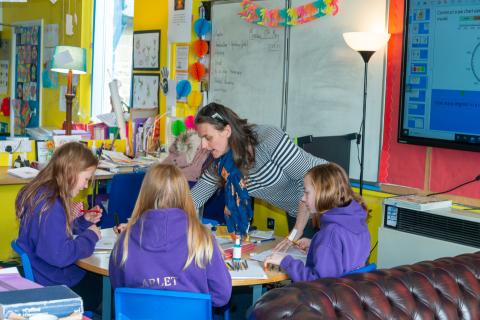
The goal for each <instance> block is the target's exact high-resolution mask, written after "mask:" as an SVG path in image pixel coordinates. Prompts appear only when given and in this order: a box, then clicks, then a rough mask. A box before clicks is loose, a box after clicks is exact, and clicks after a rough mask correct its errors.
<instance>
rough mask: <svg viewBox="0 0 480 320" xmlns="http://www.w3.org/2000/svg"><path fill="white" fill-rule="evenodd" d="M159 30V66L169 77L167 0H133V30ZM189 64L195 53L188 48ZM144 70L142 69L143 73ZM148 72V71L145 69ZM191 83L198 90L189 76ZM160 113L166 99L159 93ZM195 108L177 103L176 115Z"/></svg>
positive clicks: (195, 8) (197, 1)
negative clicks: (165, 70) (165, 68)
mask: <svg viewBox="0 0 480 320" xmlns="http://www.w3.org/2000/svg"><path fill="white" fill-rule="evenodd" d="M199 4H200V0H193V22H194V21H195V20H196V19H197V18H198V7H199ZM193 22H192V41H194V40H196V39H197V36H196V34H195V32H194V31H193ZM157 29H159V30H160V37H161V40H160V42H161V45H160V67H164V66H168V68H169V71H170V78H172V77H173V76H174V72H175V70H174V66H175V65H174V62H175V46H174V45H172V48H171V61H169V62H167V54H168V1H150V0H135V7H134V19H133V30H134V31H137V30H157ZM188 60H189V64H192V63H193V62H195V61H196V57H195V54H194V53H193V50H192V49H191V48H190V50H189V58H188ZM144 72H146V71H142V73H144ZM147 73H148V71H147ZM150 73H154V74H159V71H153V72H150ZM189 80H190V82H191V83H192V89H193V90H198V86H199V84H198V82H197V81H194V80H193V79H191V78H189ZM169 90H175V88H169ZM159 101H160V114H163V113H164V112H165V111H166V99H165V96H164V95H163V94H162V93H160V99H159ZM196 112H197V110H196V109H195V108H190V107H189V106H188V105H187V104H184V103H178V104H177V110H176V116H178V117H185V116H187V115H190V114H195V113H196ZM161 126H162V128H164V127H165V119H162V123H161ZM164 139H165V130H161V140H162V141H165V140H164Z"/></svg>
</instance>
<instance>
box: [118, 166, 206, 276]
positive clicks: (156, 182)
mask: <svg viewBox="0 0 480 320" xmlns="http://www.w3.org/2000/svg"><path fill="white" fill-rule="evenodd" d="M160 208H179V209H182V210H183V211H185V213H186V215H187V224H188V227H187V230H185V231H186V232H187V245H188V257H187V261H186V262H185V265H184V267H183V268H184V269H186V268H187V267H188V266H189V265H190V263H191V262H192V261H193V260H194V259H195V264H196V265H197V266H198V267H201V268H204V267H205V266H206V265H207V264H208V263H210V261H211V259H212V255H213V241H212V237H211V235H210V232H209V231H208V229H207V228H206V227H205V226H203V225H202V224H201V223H200V220H199V219H198V217H197V212H196V210H195V206H194V204H193V200H192V196H191V194H190V188H189V186H188V182H187V179H186V178H185V176H184V175H183V173H182V172H181V171H180V169H179V168H177V167H176V166H174V165H170V164H156V165H154V166H153V167H151V168H150V170H149V171H148V173H147V174H146V176H145V178H144V179H143V183H142V187H141V189H140V193H139V195H138V199H137V202H136V203H135V208H134V209H133V213H132V217H131V219H130V221H129V222H128V224H127V228H126V230H125V238H124V240H123V256H122V259H121V263H120V265H121V266H124V265H125V263H126V261H127V258H128V240H129V238H130V232H131V229H132V226H133V225H134V224H135V223H137V222H138V221H139V219H140V217H141V216H142V215H143V214H144V213H145V212H146V211H147V210H149V209H160ZM141 223H142V225H140V230H142V231H143V221H141ZM142 231H141V232H142ZM117 248H118V246H117ZM116 256H117V254H116V252H114V257H116Z"/></svg>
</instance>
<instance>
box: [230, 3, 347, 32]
mask: <svg viewBox="0 0 480 320" xmlns="http://www.w3.org/2000/svg"><path fill="white" fill-rule="evenodd" d="M240 6H241V11H240V13H239V15H240V17H241V18H242V19H243V20H245V21H247V22H250V23H254V24H258V25H261V26H265V27H273V28H275V27H280V26H285V25H287V26H295V25H299V24H305V23H307V22H310V21H313V20H316V19H318V18H320V17H323V16H325V15H332V16H334V15H336V14H337V13H338V0H317V1H314V2H311V3H307V4H304V5H301V6H297V7H294V8H288V9H278V8H277V9H267V8H263V7H259V6H257V5H256V4H253V2H252V0H243V1H242V2H241V3H240Z"/></svg>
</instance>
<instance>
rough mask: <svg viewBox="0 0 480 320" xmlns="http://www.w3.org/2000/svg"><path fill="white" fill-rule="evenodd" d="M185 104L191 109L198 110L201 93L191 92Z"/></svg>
mask: <svg viewBox="0 0 480 320" xmlns="http://www.w3.org/2000/svg"><path fill="white" fill-rule="evenodd" d="M187 103H188V105H189V106H190V107H192V108H198V107H199V106H200V104H201V103H202V93H201V92H199V91H192V92H190V94H189V95H188V98H187Z"/></svg>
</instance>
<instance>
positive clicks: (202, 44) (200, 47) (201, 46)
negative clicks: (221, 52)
mask: <svg viewBox="0 0 480 320" xmlns="http://www.w3.org/2000/svg"><path fill="white" fill-rule="evenodd" d="M193 51H195V54H196V55H197V57H199V58H201V57H203V56H204V55H206V54H207V53H208V42H207V41H205V40H202V39H198V40H195V41H194V42H193Z"/></svg>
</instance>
